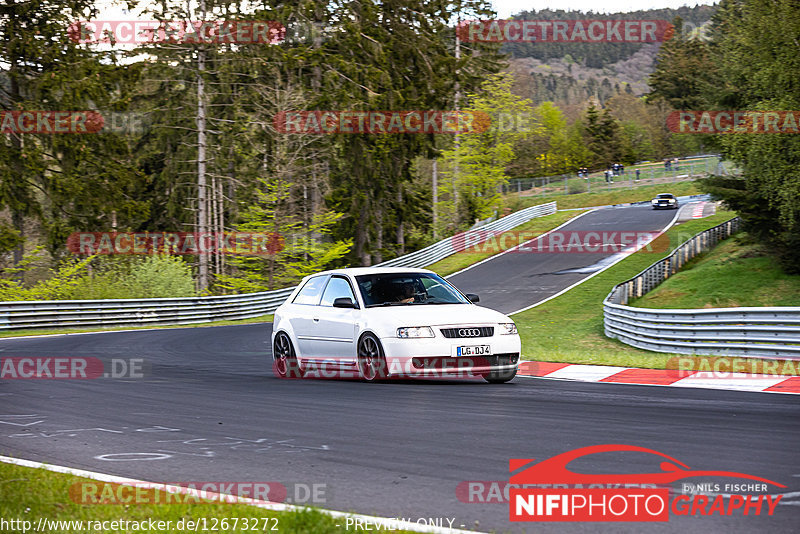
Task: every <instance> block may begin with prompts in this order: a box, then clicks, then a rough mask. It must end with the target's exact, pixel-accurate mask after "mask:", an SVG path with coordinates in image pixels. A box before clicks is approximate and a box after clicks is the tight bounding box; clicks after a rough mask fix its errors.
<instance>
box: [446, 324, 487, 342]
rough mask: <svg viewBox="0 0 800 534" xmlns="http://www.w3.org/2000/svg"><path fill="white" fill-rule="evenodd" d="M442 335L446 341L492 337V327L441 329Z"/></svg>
mask: <svg viewBox="0 0 800 534" xmlns="http://www.w3.org/2000/svg"><path fill="white" fill-rule="evenodd" d="M441 332H442V335H443V336H444V337H446V338H448V339H462V338H478V337H492V336H493V335H494V327H493V326H461V327H459V328H442V329H441Z"/></svg>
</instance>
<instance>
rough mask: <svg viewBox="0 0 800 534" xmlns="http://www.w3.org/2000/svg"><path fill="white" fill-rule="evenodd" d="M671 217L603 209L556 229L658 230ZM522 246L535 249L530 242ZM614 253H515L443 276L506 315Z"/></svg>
mask: <svg viewBox="0 0 800 534" xmlns="http://www.w3.org/2000/svg"><path fill="white" fill-rule="evenodd" d="M675 215H676V211H675V210H654V209H652V208H651V207H650V206H631V207H618V208H603V209H599V210H596V211H593V212H591V213H587V214H585V215H583V216H581V217H579V218H578V219H575V220H573V221H572V222H570V223H568V224H567V225H565V226H563V227H562V228H561V229H560V230H559V232H562V233H564V234H566V233H567V232H570V233H571V232H581V234H579V235H584V234H583V233H584V232H598V233H603V232H606V233H607V234H609V235H610V233H612V232H617V233H621V232H658V231H661V230H663V229H664V227H665V226H667V225H668V224H669V223H670V221H672V219H673V218H674V217H675ZM617 242H619V241H617ZM527 248H529V249H530V248H534V249H535V247H532V246H531V245H527ZM553 248H555V247H553ZM545 250H547V248H545ZM616 253H617V252H616V251H614V250H611V248H609V249H608V250H607V251H605V252H578V253H560V252H538V251H537V252H524V251H515V252H509V253H507V254H503V255H502V256H500V257H498V258H495V259H493V260H491V261H488V262H485V263H482V264H480V265H476V266H475V267H472V268H470V269H467V270H465V271H462V272H461V273H459V274H456V275H454V276H449V277H448V280H450V281H451V282H453V283H454V284H455V285H456V287H458V288H459V289H460V290H462V291H463V292H465V293H476V294H477V295H478V296H480V298H481V301H480V305H481V306H485V307H487V308H492V309H494V310H497V311H500V312H503V313H512V312H516V311H519V310H521V309H523V308H525V307H526V306H530V305H531V304H533V303H535V302H538V301H540V300H542V299H544V298H547V297H549V296H551V295H553V294H555V293H557V292H559V291H561V290H562V289H564V288H566V287H569V286H570V285H572V284H574V283H576V282H579V281H580V280H582V279H584V278H587V277H588V276H591V275H592V273H594V272H597V271H598V270H599V269H602V268H603V266H604V265H605V264H606V263H607V262H608V261H613V259H615V258H613V259H612V258H611V257H612V256H614V255H615V254H616ZM663 255H664V254H663V251H661V254H660V255H658V257H657V258H656V257H655V256H656V254H654V257H653V261H654V262H655V261H656V260H657V259H660V258H661V257H663ZM604 260H605V261H604ZM608 290H609V291H611V288H610V287H609V288H608Z"/></svg>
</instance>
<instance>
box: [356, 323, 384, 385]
mask: <svg viewBox="0 0 800 534" xmlns="http://www.w3.org/2000/svg"><path fill="white" fill-rule="evenodd" d="M357 359H358V372H359V373H360V374H361V378H363V379H364V380H366V381H367V382H376V381H378V380H383V379H384V378H386V377H387V376H388V374H389V373H388V372H387V369H386V356H384V354H383V348H382V347H381V342H380V341H378V338H377V337H375V336H374V335H372V334H364V335H363V336H361V339H360V340H359V341H358V355H357Z"/></svg>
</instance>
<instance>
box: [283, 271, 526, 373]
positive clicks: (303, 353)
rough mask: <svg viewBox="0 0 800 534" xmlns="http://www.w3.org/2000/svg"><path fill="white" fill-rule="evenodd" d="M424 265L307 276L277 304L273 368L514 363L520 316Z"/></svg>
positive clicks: (489, 368)
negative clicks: (491, 305)
mask: <svg viewBox="0 0 800 534" xmlns="http://www.w3.org/2000/svg"><path fill="white" fill-rule="evenodd" d="M475 302H478V297H477V296H476V295H465V294H463V293H461V292H460V291H459V290H458V289H456V288H455V287H454V286H453V285H452V284H450V283H449V282H447V281H446V280H445V279H443V278H441V277H440V276H439V275H437V274H436V273H434V272H432V271H428V270H425V269H406V268H383V267H380V268H378V267H364V268H354V269H338V270H332V271H326V272H322V273H319V274H314V275H311V276H308V277H306V278H304V279H303V281H302V282H301V283H300V285H298V286H297V288H296V289H295V290H294V292H293V293H292V294H291V295H290V296H289V298H288V299H287V300H286V302H284V303H283V304H282V305H281V306H279V307H278V309H277V310H275V319H274V322H273V331H272V357H273V369H274V371H275V374H276V375H277V376H279V377H282V378H297V377H302V376H318V377H342V376H354V377H360V378H362V379H364V380H367V381H373V380H381V379H386V378H391V377H441V378H448V377H466V376H470V377H475V376H482V377H483V378H484V379H486V380H487V381H489V382H492V383H502V382H508V381H509V380H511V379H512V378H514V376H515V375H516V373H517V366H518V364H519V357H520V338H519V335H518V334H517V327H516V325H515V324H514V321H512V320H511V319H509V318H508V317H507V316H505V315H503V314H502V313H499V312H496V311H494V310H490V309H488V308H482V307H480V306H476V305H475V304H474V303H475Z"/></svg>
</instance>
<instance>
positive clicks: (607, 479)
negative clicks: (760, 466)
mask: <svg viewBox="0 0 800 534" xmlns="http://www.w3.org/2000/svg"><path fill="white" fill-rule="evenodd" d="M608 452H616V453H618V452H630V453H646V454H652V455H656V456H658V457H661V458H662V459H663V460H661V463H660V469H661V470H660V471H659V472H653V473H635V474H586V473H579V472H575V471H572V470H570V469H568V467H567V465H568V464H569V463H570V462H572V461H574V460H577V459H579V458H583V457H587V456H588V455H592V454H597V453H608ZM664 460H666V461H664ZM509 471H510V472H511V473H513V474H512V476H511V477H510V480H509V482H510V484H509V486H510V491H509V519H510V520H511V521H609V522H610V521H648V522H653V521H662V522H663V521H669V519H670V515H675V516H684V515H693V516H694V515H700V516H709V515H710V516H714V515H718V516H736V515H742V516H750V515H755V516H761V515H773V513H774V512H775V508H776V507H777V505H778V503H779V502H780V500H781V498H782V497H783V496H782V495H768V494H766V493H765V492H766V491H767V488H768V486H777V487H779V488H785V487H786V486H784V485H783V484H780V483H778V482H775V481H772V480H769V479H766V478H762V477H759V476H754V475H748V474H745V473H738V472H734V471H704V470H693V469H691V468H690V467H689V466H688V465H686V464H684V463H683V462H681V461H679V460H676V459H675V458H673V457H671V456H668V455H666V454H664V453H661V452H658V451H655V450H653V449H647V448H644V447H638V446H635V445H618V444H610V445H595V446H591V447H583V448H580V449H575V450H572V451H568V452H565V453H563V454H559V455H557V456H554V457H552V458H549V459H546V460H542V461H536V460H534V459H512V460H509ZM696 477H700V479H699V480H697V478H696ZM688 478H695V481H693V482H692V483H686V482H681V487H680V488H678V490H677V492H676V491H674V490H673V491H672V492H671V491H670V489H671V487H670V486H669V485H670V484H673V483H677V482H678V481H683V480H685V479H688ZM719 478H726V479H738V480H735V481H734V480H731V481H730V482H729V483H716V482H713V483H712V482H709V480H717V479H719ZM742 479H744V480H746V481H747V482H746V483H742ZM703 489H707V490H710V491H714V492H717V491H723V492H724V494H717V495H714V496H712V495H707V494H705V493H702V492H700V491H699V490H703ZM687 490H688V493H689V494H686V493H687ZM737 492H745V493H744V494H740V493H737ZM671 493H672V494H673V495H672V499H671V500H670V497H671ZM712 497H713V498H712ZM670 512H671V514H670Z"/></svg>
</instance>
